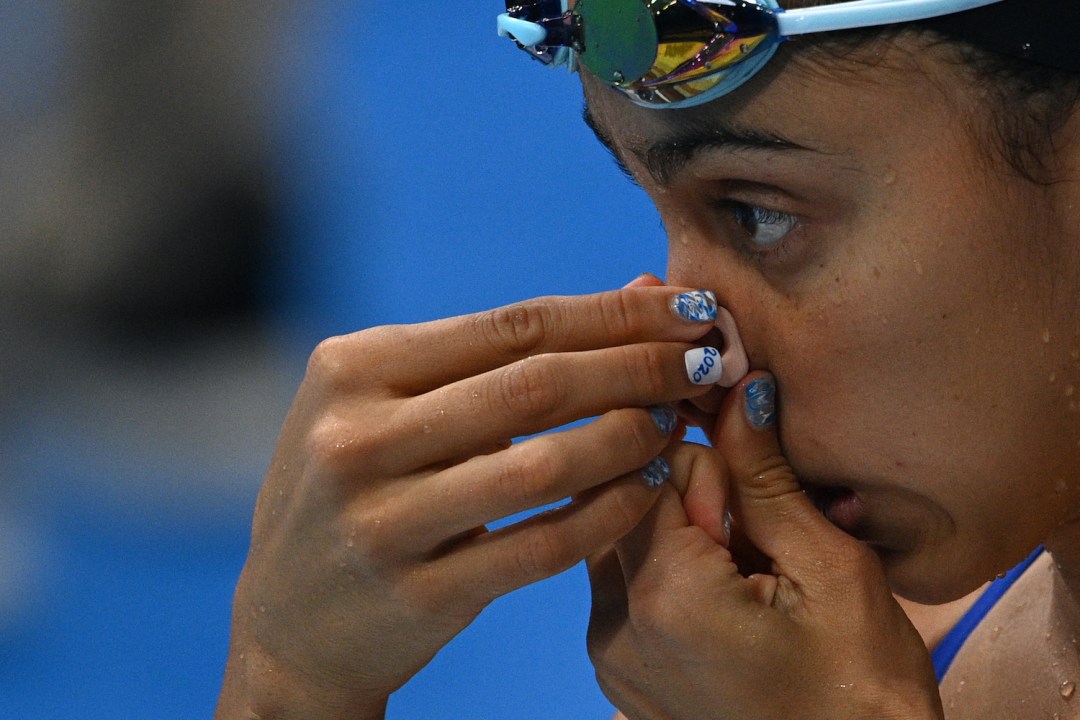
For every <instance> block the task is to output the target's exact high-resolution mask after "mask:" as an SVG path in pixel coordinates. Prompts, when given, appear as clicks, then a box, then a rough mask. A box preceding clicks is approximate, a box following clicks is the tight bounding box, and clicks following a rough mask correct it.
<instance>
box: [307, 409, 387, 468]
mask: <svg viewBox="0 0 1080 720" xmlns="http://www.w3.org/2000/svg"><path fill="white" fill-rule="evenodd" d="M305 450H306V456H307V457H308V459H309V461H310V463H311V464H312V465H313V467H314V468H316V470H317V472H318V473H319V474H320V475H323V474H330V475H331V476H335V477H340V476H349V477H351V476H352V474H353V471H354V470H355V469H356V468H365V469H367V470H369V471H370V470H372V469H373V468H374V467H375V466H376V465H377V462H376V461H377V459H378V457H379V456H380V448H379V444H378V442H377V441H376V440H375V439H374V438H373V437H372V436H371V435H370V434H368V433H364V432H362V431H360V430H359V429H358V428H357V427H356V426H355V425H354V424H353V423H351V422H349V421H347V420H345V419H343V418H340V417H338V416H337V415H336V414H334V413H326V414H325V415H323V416H322V417H321V418H320V419H318V420H317V421H316V422H315V423H314V424H313V425H312V427H311V429H310V430H309V431H308V433H307V438H306V447H305Z"/></svg>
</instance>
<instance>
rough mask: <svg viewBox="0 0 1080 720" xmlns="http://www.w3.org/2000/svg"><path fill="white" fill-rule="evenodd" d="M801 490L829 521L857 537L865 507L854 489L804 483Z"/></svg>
mask: <svg viewBox="0 0 1080 720" xmlns="http://www.w3.org/2000/svg"><path fill="white" fill-rule="evenodd" d="M803 492H804V493H805V494H806V496H807V497H808V498H809V499H810V501H811V502H812V503H814V506H815V507H816V508H817V509H818V510H820V511H821V514H822V515H824V516H825V517H826V519H828V521H829V522H831V523H832V524H833V525H835V526H837V527H838V528H840V529H841V530H843V531H844V532H846V533H847V534H849V535H853V536H855V537H858V534H859V527H860V526H861V525H862V524H863V522H864V519H865V516H866V508H865V506H864V505H863V502H862V500H861V499H860V498H859V496H858V495H857V494H856V493H855V491H854V490H852V489H851V488H847V487H843V486H839V485H831V486H822V485H804V486H803Z"/></svg>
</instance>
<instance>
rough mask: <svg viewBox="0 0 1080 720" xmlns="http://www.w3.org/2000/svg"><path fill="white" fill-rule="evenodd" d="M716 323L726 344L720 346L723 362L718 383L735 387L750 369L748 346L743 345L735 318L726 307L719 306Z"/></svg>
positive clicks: (722, 385) (721, 385)
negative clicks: (747, 353) (747, 355)
mask: <svg viewBox="0 0 1080 720" xmlns="http://www.w3.org/2000/svg"><path fill="white" fill-rule="evenodd" d="M715 325H716V329H717V330H719V331H720V334H721V335H723V336H724V346H723V347H722V348H720V359H721V360H722V361H723V364H722V366H721V368H722V369H721V372H720V379H719V380H717V381H716V384H717V385H719V386H720V387H726V388H729V387H735V386H736V385H737V384H738V383H739V381H740V380H742V379H743V376H745V375H746V373H748V372H749V371H750V360H749V358H747V357H746V348H744V347H743V343H742V338H741V337H739V329H738V328H737V327H735V318H733V317H731V313H729V312H728V311H727V310H726V309H725V308H722V307H721V308H717V309H716V323H715Z"/></svg>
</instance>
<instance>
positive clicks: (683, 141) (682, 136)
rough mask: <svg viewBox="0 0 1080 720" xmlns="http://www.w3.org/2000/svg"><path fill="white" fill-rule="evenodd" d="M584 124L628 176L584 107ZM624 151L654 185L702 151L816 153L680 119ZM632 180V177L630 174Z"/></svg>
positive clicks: (725, 126)
mask: <svg viewBox="0 0 1080 720" xmlns="http://www.w3.org/2000/svg"><path fill="white" fill-rule="evenodd" d="M582 117H583V119H584V120H585V124H586V125H588V126H589V127H590V128H591V129H592V131H593V133H595V135H596V138H597V139H598V140H599V141H600V142H601V143H602V144H603V145H604V146H605V147H606V148H607V149H608V151H609V152H611V154H612V156H613V157H614V158H615V162H616V163H617V164H618V166H619V169H620V170H622V172H623V173H625V174H626V175H628V176H630V170H629V168H628V167H627V166H626V162H625V161H624V160H623V158H622V156H621V155H620V154H619V151H618V149H617V148H616V146H615V142H614V140H613V139H612V137H611V135H610V134H609V133H608V132H607V130H606V129H605V128H604V127H602V126H601V125H600V123H599V122H598V121H597V120H596V118H595V116H593V114H592V113H591V112H590V111H589V108H588V107H586V108H585V109H584V111H583V112H582ZM628 150H629V151H630V152H631V153H633V155H634V157H636V158H637V159H638V160H639V161H640V162H641V163H642V164H643V165H644V166H645V168H646V170H648V171H649V175H651V176H652V178H653V180H655V181H656V183H657V184H658V185H661V186H668V185H670V184H671V183H672V181H674V180H675V178H676V177H678V175H679V173H681V172H683V171H684V170H685V169H686V167H687V166H688V165H689V164H690V163H691V162H693V160H694V158H695V157H696V156H697V154H698V153H699V152H701V151H703V150H724V151H726V152H735V151H739V150H750V151H759V152H791V151H803V152H817V151H815V150H813V149H812V148H808V147H806V146H804V145H800V144H799V143H796V142H793V141H791V140H789V139H787V138H785V137H782V136H780V135H775V134H773V133H766V132H761V131H758V130H754V129H751V128H747V127H742V126H739V125H733V124H730V123H723V122H715V121H710V122H709V123H707V124H706V123H702V122H700V121H693V120H690V121H687V120H685V119H683V120H681V123H680V127H679V128H678V129H677V130H676V131H675V132H673V133H672V134H671V135H669V136H667V137H665V138H662V139H660V140H655V141H649V142H642V143H640V144H637V145H632V146H630V147H629V148H628ZM631 179H632V176H631Z"/></svg>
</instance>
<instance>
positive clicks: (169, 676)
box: [0, 2, 665, 719]
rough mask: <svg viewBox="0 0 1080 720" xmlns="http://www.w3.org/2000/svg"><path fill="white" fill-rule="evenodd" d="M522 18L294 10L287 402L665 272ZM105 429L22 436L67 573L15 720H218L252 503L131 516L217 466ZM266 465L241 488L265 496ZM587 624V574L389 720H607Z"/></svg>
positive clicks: (25, 421)
mask: <svg viewBox="0 0 1080 720" xmlns="http://www.w3.org/2000/svg"><path fill="white" fill-rule="evenodd" d="M501 9H502V5H501V3H498V2H484V3H435V2H417V3H412V4H406V3H389V2H378V3H375V2H366V3H352V4H349V5H348V6H347V7H344V6H340V5H330V4H323V5H319V6H318V7H317V8H311V9H306V10H305V11H303V12H298V13H297V23H296V26H295V27H294V28H292V31H293V32H295V33H297V34H298V36H299V37H300V40H301V41H300V43H299V44H300V46H301V47H303V48H304V53H302V54H300V55H298V56H297V57H295V58H292V59H291V61H290V63H289V68H288V72H287V73H284V74H283V75H282V79H281V87H280V88H279V89H278V92H279V93H280V97H281V103H280V107H279V108H277V109H276V110H275V117H274V124H275V128H276V130H275V133H276V137H275V145H276V147H277V149H278V152H277V154H276V157H275V162H276V163H278V168H277V169H278V172H279V173H280V175H281V176H282V177H283V178H284V180H285V183H286V185H285V191H286V192H285V197H286V205H285V206H284V207H282V208H281V221H282V225H281V231H280V238H279V239H280V241H281V243H282V244H283V247H285V248H286V250H285V252H284V253H283V255H282V257H283V262H280V263H279V265H278V268H277V270H276V272H275V275H274V276H273V277H272V278H271V280H270V281H269V282H268V283H267V288H266V292H267V294H268V297H269V298H270V300H271V307H272V308H273V321H274V325H275V327H276V328H277V333H278V338H279V345H280V348H281V352H282V353H283V355H284V356H285V357H286V364H287V366H288V367H289V373H290V376H289V379H288V380H287V383H286V384H288V383H292V385H291V386H289V388H288V391H289V392H291V390H292V388H294V387H295V383H296V382H298V381H299V379H300V376H301V373H302V367H303V363H304V360H305V358H306V356H307V353H308V352H309V351H310V348H311V347H312V346H313V344H314V343H315V342H317V340H318V339H320V338H322V337H324V336H327V335H331V334H338V333H343V332H349V331H352V330H357V329H361V328H364V327H368V326H372V325H378V324H384V323H397V322H414V321H422V320H428V319H433V318H437V317H443V316H448V315H454V314H459V313H465V312H472V311H476V310H480V309H484V308H488V307H493V306H497V305H502V304H506V303H509V302H513V301H515V300H519V299H523V298H526V297H531V296H536V295H547V294H565V293H584V292H594V291H599V290H604V289H609V288H615V287H619V286H621V285H623V284H625V283H626V282H628V281H629V280H631V279H633V278H634V277H635V276H637V275H638V274H640V273H642V272H645V271H651V272H655V273H657V274H661V275H662V274H663V263H664V254H665V247H664V240H663V231H662V228H661V227H660V223H659V220H658V218H657V216H656V213H655V211H654V210H653V209H652V208H651V206H650V205H649V203H648V201H647V199H646V198H645V196H644V195H643V194H642V193H641V192H640V190H638V189H637V188H635V187H633V186H632V185H631V184H630V183H629V182H628V181H627V180H626V179H625V178H624V177H623V176H622V175H621V174H620V173H619V172H618V170H617V169H616V168H615V166H614V165H613V163H612V162H611V160H610V158H609V157H608V155H607V153H606V151H605V150H604V149H603V148H602V147H601V146H600V145H599V144H598V143H597V142H596V140H595V139H594V138H593V137H592V134H591V132H590V131H589V130H588V129H587V128H586V127H585V126H584V124H583V123H582V121H581V118H580V113H581V106H582V101H581V93H580V88H579V85H578V81H577V79H576V77H574V76H572V75H569V74H567V73H565V72H563V71H551V70H547V69H545V68H543V67H541V66H540V65H539V64H538V63H535V62H532V61H530V60H529V59H528V58H527V57H526V56H525V55H524V54H521V53H520V52H519V51H517V50H516V49H515V48H514V47H513V46H512V44H511V43H510V41H508V40H505V39H500V38H498V37H497V36H496V35H495V30H494V28H495V15H496V14H497V13H498V12H499V11H500V10H501ZM85 423H86V420H85V418H81V419H80V418H79V417H73V418H65V417H62V416H56V415H53V416H47V417H46V416H40V415H36V414H35V413H34V412H28V413H26V414H25V415H24V416H23V417H22V421H21V422H20V423H19V424H17V425H16V426H15V427H13V428H9V429H8V430H7V433H8V438H9V443H8V444H9V446H10V448H11V452H10V455H9V457H7V458H6V459H5V461H6V466H7V467H8V468H9V469H13V470H12V472H16V473H18V474H20V475H21V476H23V477H25V478H30V479H31V480H33V483H32V484H33V485H34V487H35V488H36V489H35V491H34V492H33V493H32V496H31V501H32V502H31V504H32V505H33V508H32V510H30V511H28V512H29V513H30V514H31V515H32V518H33V519H34V520H35V521H37V522H39V523H40V524H41V525H42V526H44V527H46V528H48V532H47V533H46V535H45V536H46V537H47V542H46V545H47V547H46V548H43V549H38V550H35V552H38V551H40V552H41V554H42V557H45V556H47V557H48V565H49V571H48V573H46V574H45V579H43V580H40V581H39V582H38V583H37V584H36V585H34V586H33V588H31V589H28V591H27V592H31V591H32V592H33V593H34V602H33V603H32V605H31V609H29V610H26V611H25V612H26V616H25V617H23V618H21V619H20V622H19V623H18V624H16V625H15V626H14V627H13V628H12V629H9V630H7V631H6V633H5V634H3V635H0V718H5V719H6V718H62V717H63V718H66V717H80V718H84V719H90V718H109V719H116V718H178V719H179V718H184V719H188V718H194V717H209V716H211V714H212V712H213V707H214V704H215V701H216V696H217V692H218V689H219V685H220V679H221V674H222V670H223V667H224V659H225V654H226V650H227V642H228V625H229V611H230V603H231V594H232V589H233V585H234V583H235V580H236V576H237V574H238V573H239V570H240V568H241V566H242V563H243V558H244V555H245V553H246V545H247V535H248V532H249V528H250V514H251V510H252V504H253V501H254V496H253V494H252V493H253V491H252V492H245V494H243V497H241V498H240V499H239V500H238V501H237V502H234V503H223V504H222V505H221V506H220V507H217V508H215V509H213V510H211V511H207V510H206V509H205V508H202V509H200V510H199V511H198V512H194V511H189V510H185V507H187V506H185V505H184V504H183V503H179V504H176V506H175V508H174V509H173V510H169V511H164V512H162V511H160V510H156V511H155V512H154V513H153V514H147V513H144V512H140V511H138V509H132V508H131V507H130V506H127V507H120V509H118V506H117V505H115V504H110V503H108V502H103V501H101V499H100V498H99V497H96V496H94V492H91V491H89V490H85V489H84V488H89V487H97V486H98V485H97V483H96V482H94V481H96V480H101V481H103V482H105V481H110V482H111V481H114V480H116V479H118V478H119V479H121V480H123V479H125V478H127V479H128V480H130V482H131V483H141V484H143V485H147V486H149V487H151V488H159V487H181V486H184V485H185V484H190V483H191V482H192V479H193V478H194V477H196V476H198V475H200V474H202V473H206V472H208V470H207V469H206V468H204V467H202V466H201V465H200V458H199V457H198V456H197V454H193V455H192V456H191V457H190V458H188V461H186V462H175V461H173V460H171V459H170V458H167V457H166V458H155V457H148V456H146V455H142V454H138V453H134V454H133V453H130V452H128V451H126V450H125V449H124V448H123V447H122V446H121V445H120V444H117V445H116V446H109V445H104V446H103V445H101V444H95V443H85V442H82V441H81V440H80V438H82V437H83V436H84V435H85ZM42 437H45V438H47V440H46V441H45V442H42V440H41V438H42ZM272 441H273V438H272V437H268V438H267V442H268V443H270V444H272ZM259 457H261V458H262V461H261V464H260V463H259V462H258V461H255V462H250V461H247V460H242V461H239V462H238V465H237V469H236V470H235V472H236V473H237V477H238V478H239V477H241V476H242V479H243V481H244V482H247V483H248V485H249V486H251V487H255V486H257V477H258V476H260V475H261V473H262V472H263V470H264V468H265V463H266V462H267V461H268V460H269V457H268V455H266V456H264V455H260V456H259ZM215 471H216V470H215ZM251 478H255V479H254V481H252V480H251ZM155 507H156V506H155ZM587 616H588V587H587V582H586V580H585V577H584V572H583V570H582V568H580V567H579V568H575V569H574V570H572V571H570V572H568V573H566V574H564V575H562V576H560V577H558V578H555V579H553V580H551V581H548V582H545V583H542V584H540V585H538V586H535V587H532V588H528V589H525V590H523V591H521V592H518V593H515V594H513V595H511V596H508V597H506V598H502V599H500V600H498V601H496V602H495V603H494V604H493V605H492V606H491V607H490V608H489V610H488V611H486V612H485V613H484V614H483V615H482V616H481V618H480V619H479V620H478V621H477V622H476V623H475V624H474V625H473V626H472V627H470V628H469V629H468V630H467V631H466V632H465V633H463V634H462V635H461V636H460V637H459V638H458V639H457V640H455V641H454V642H453V643H452V644H451V645H450V646H449V647H447V648H446V649H445V650H444V651H443V652H442V653H441V654H440V655H439V656H438V657H437V658H436V660H435V661H434V662H433V663H432V664H431V665H430V666H429V667H428V668H427V669H425V670H424V671H423V672H422V673H421V674H420V675H419V676H418V677H417V678H415V679H414V681H413V682H411V683H410V684H409V685H408V686H407V687H406V688H405V689H403V690H402V691H401V692H400V693H398V694H397V695H396V696H395V697H394V698H393V700H392V703H391V706H390V713H389V717H390V718H392V719H403V718H565V717H575V718H597V719H600V718H608V717H610V715H611V712H612V710H611V707H610V705H608V704H607V702H606V701H605V700H604V698H603V697H602V695H601V694H600V692H599V690H598V689H597V687H596V685H595V681H594V679H593V676H592V671H591V668H590V666H589V664H588V660H587V657H586V654H585V648H584V637H585V628H586V624H587Z"/></svg>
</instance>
